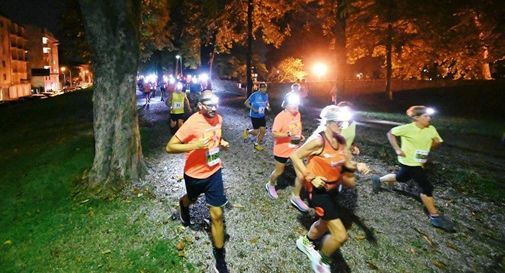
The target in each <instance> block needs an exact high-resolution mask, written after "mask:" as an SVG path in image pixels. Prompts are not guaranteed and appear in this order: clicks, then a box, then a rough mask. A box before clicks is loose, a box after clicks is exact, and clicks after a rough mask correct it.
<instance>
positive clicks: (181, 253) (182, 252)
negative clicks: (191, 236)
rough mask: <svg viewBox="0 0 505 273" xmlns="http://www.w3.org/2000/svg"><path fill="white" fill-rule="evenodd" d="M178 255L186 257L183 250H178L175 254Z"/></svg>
mask: <svg viewBox="0 0 505 273" xmlns="http://www.w3.org/2000/svg"><path fill="white" fill-rule="evenodd" d="M177 256H179V257H186V254H185V253H184V250H179V253H178V254H177Z"/></svg>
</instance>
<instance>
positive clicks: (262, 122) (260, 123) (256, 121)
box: [251, 117, 267, 129]
mask: <svg viewBox="0 0 505 273" xmlns="http://www.w3.org/2000/svg"><path fill="white" fill-rule="evenodd" d="M251 123H252V126H253V129H258V128H260V127H265V126H266V125H267V121H266V119H265V117H262V118H253V117H251Z"/></svg>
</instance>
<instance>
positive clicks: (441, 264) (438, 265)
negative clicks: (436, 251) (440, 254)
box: [432, 260, 447, 270]
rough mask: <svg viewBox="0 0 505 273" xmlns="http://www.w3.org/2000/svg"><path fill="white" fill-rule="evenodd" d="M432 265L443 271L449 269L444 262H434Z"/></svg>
mask: <svg viewBox="0 0 505 273" xmlns="http://www.w3.org/2000/svg"><path fill="white" fill-rule="evenodd" d="M432 263H433V264H434V265H435V266H436V267H438V268H440V269H442V270H446V269H447V265H446V264H445V263H444V262H442V261H440V260H433V261H432Z"/></svg>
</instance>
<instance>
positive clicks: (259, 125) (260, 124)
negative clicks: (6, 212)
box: [242, 82, 270, 151]
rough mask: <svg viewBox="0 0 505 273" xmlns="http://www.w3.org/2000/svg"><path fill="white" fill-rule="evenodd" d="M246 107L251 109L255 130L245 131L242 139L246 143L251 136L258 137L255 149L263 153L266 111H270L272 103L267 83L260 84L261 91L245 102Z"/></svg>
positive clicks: (250, 114) (250, 113)
mask: <svg viewBox="0 0 505 273" xmlns="http://www.w3.org/2000/svg"><path fill="white" fill-rule="evenodd" d="M244 105H245V106H246V107H247V108H249V109H251V110H250V111H249V117H251V123H252V126H253V129H245V130H244V132H243V134H242V137H243V138H244V141H247V139H248V138H249V135H252V136H254V137H256V141H255V142H254V148H255V149H256V150H258V151H263V150H264V149H265V148H264V147H263V145H262V144H263V137H264V136H265V132H266V129H265V126H266V120H265V111H270V103H269V102H268V94H267V84H266V83H265V82H260V83H259V91H256V92H254V93H252V94H251V96H249V98H247V99H246V101H245V102H244Z"/></svg>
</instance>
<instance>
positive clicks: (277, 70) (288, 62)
mask: <svg viewBox="0 0 505 273" xmlns="http://www.w3.org/2000/svg"><path fill="white" fill-rule="evenodd" d="M306 76H307V72H305V70H304V66H303V62H302V60H301V59H297V58H292V57H291V58H287V59H284V60H282V61H281V62H280V63H279V64H278V65H277V66H275V67H273V68H272V69H271V71H270V74H269V76H268V80H269V81H273V82H295V81H296V80H300V79H303V78H305V77H306Z"/></svg>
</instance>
